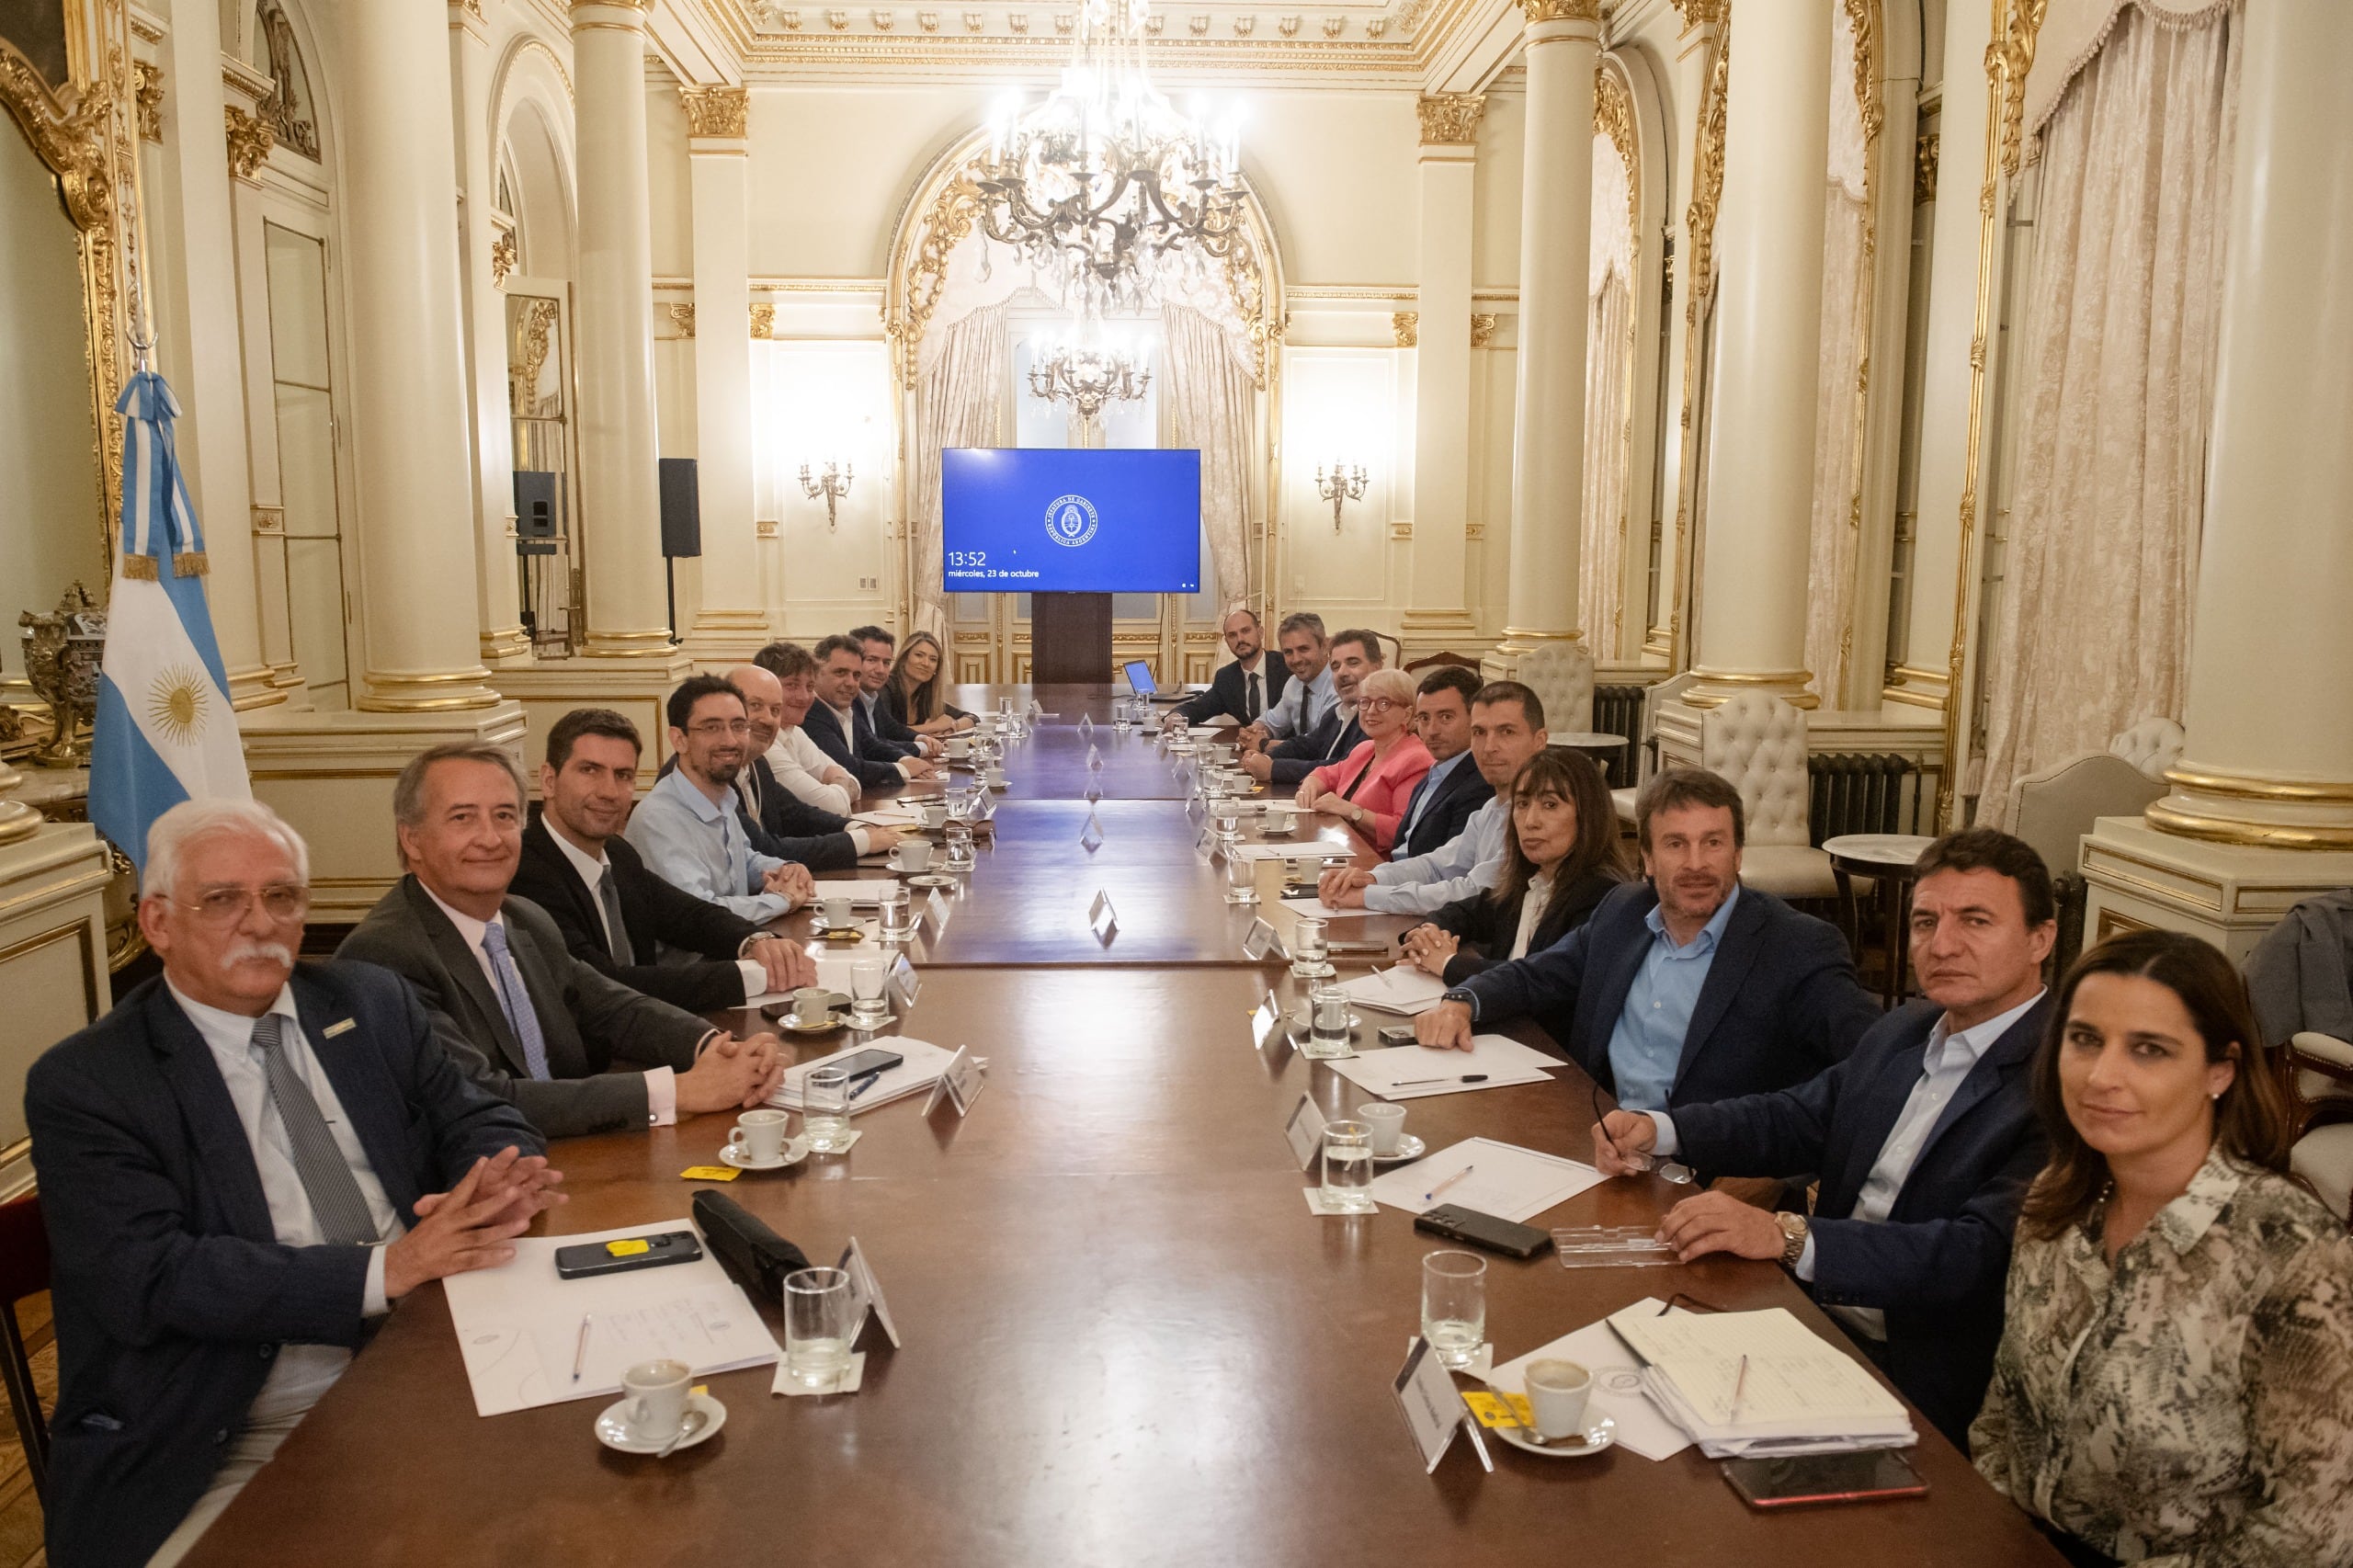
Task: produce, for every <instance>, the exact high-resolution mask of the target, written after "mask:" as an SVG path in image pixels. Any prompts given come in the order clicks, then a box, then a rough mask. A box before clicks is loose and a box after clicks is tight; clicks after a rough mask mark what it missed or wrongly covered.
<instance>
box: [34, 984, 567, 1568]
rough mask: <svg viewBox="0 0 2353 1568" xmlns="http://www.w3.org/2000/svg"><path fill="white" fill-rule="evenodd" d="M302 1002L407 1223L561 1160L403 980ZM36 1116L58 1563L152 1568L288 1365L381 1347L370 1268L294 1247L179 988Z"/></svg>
mask: <svg viewBox="0 0 2353 1568" xmlns="http://www.w3.org/2000/svg"><path fill="white" fill-rule="evenodd" d="M292 983H293V987H294V1006H295V1011H296V1012H297V1013H298V1014H299V1015H300V1016H301V1020H302V1030H303V1032H304V1033H305V1034H306V1035H308V1036H309V1037H310V1043H311V1048H312V1050H313V1051H314V1052H316V1054H317V1056H318V1060H319V1065H320V1066H321V1067H322V1068H323V1069H324V1071H325V1073H326V1075H327V1078H328V1080H329V1081H330V1082H331V1083H333V1084H334V1085H335V1096H336V1098H338V1099H340V1100H341V1101H342V1102H343V1108H344V1111H345V1113H346V1114H347V1115H348V1116H349V1117H350V1118H351V1120H352V1126H353V1130H354V1131H356V1132H358V1135H359V1142H360V1143H361V1145H362V1146H363V1147H365V1148H366V1150H367V1151H368V1163H369V1165H370V1166H372V1167H373V1168H374V1170H375V1174H376V1177H377V1179H378V1180H379V1181H381V1183H383V1187H384V1194H385V1196H386V1197H388V1198H389V1199H392V1207H393V1208H394V1209H396V1210H399V1212H400V1215H401V1218H402V1220H403V1221H404V1222H405V1223H407V1224H411V1225H414V1224H415V1223H416V1207H415V1206H416V1200H417V1199H419V1198H421V1197H423V1196H424V1195H425V1194H426V1193H428V1192H440V1191H446V1190H447V1189H448V1188H449V1187H450V1186H451V1185H452V1184H453V1183H455V1182H456V1181H457V1180H458V1179H459V1178H460V1177H461V1176H464V1175H465V1173H466V1169H467V1167H468V1166H470V1165H472V1163H473V1162H474V1160H475V1159H476V1158H477V1157H481V1156H485V1155H490V1154H495V1153H498V1152H499V1151H500V1150H502V1149H505V1148H507V1147H509V1146H512V1147H515V1148H517V1149H519V1150H521V1151H522V1152H523V1153H527V1154H537V1153H544V1152H545V1150H546V1144H545V1142H543V1141H542V1140H541V1139H540V1135H539V1134H538V1133H537V1132H535V1131H532V1130H531V1128H530V1126H529V1124H528V1123H527V1122H526V1121H525V1120H524V1119H523V1118H522V1117H521V1116H520V1115H519V1114H518V1113H517V1111H516V1109H515V1108H514V1107H512V1106H510V1105H506V1104H505V1103H504V1102H502V1101H501V1100H499V1099H498V1098H497V1097H496V1096H493V1095H491V1094H488V1093H486V1092H485V1091H484V1090H483V1088H482V1087H480V1086H479V1085H476V1084H474V1083H473V1082H472V1081H471V1080H470V1079H468V1078H467V1076H466V1075H465V1074H463V1073H461V1072H460V1071H459V1069H458V1066H457V1063H455V1062H452V1061H451V1060H450V1057H449V1054H448V1053H447V1052H446V1051H444V1050H443V1044H442V1041H441V1040H438V1039H437V1038H436V1036H435V1032H434V1029H433V1026H432V1024H431V1022H430V1020H429V1019H428V1017H427V1016H426V1010H425V1008H424V1007H423V1006H421V1005H419V1003H418V1001H417V999H416V997H415V994H413V993H411V992H410V990H409V989H408V987H406V986H405V985H403V984H402V983H400V981H399V980H398V979H396V978H394V977H393V976H392V975H390V974H387V973H385V972H384V971H382V970H380V969H376V968H373V967H371V966H369V965H367V964H357V963H312V964H304V965H302V966H301V968H299V969H297V970H296V971H294V978H293V982H292ZM331 1028H340V1031H341V1032H339V1033H335V1034H330V1033H329V1032H328V1031H329V1030H330V1029H331ZM25 1117H26V1119H27V1121H28V1122H29V1123H30V1125H31V1129H32V1138H33V1166H34V1169H35V1171H36V1173H37V1174H38V1176H39V1179H40V1207H41V1214H42V1218H43V1219H44V1220H45V1221H47V1225H48V1230H49V1245H50V1255H51V1266H50V1270H51V1272H50V1278H51V1285H50V1290H51V1304H52V1306H53V1308H54V1310H55V1312H56V1316H57V1354H58V1398H57V1415H56V1416H55V1418H54V1419H53V1420H52V1421H51V1426H50V1432H51V1442H52V1444H53V1447H52V1449H51V1455H50V1461H49V1462H50V1471H49V1499H48V1513H49V1525H48V1529H49V1560H50V1561H51V1562H54V1563H56V1564H58V1568H85V1565H111V1564H117V1563H129V1564H137V1563H140V1562H145V1561H146V1560H147V1558H148V1556H149V1555H150V1554H151V1553H152V1552H153V1551H154V1550H155V1548H157V1547H158V1546H160V1545H162V1544H163V1542H164V1538H165V1537H166V1536H168V1535H170V1534H171V1533H172V1531H173V1529H175V1528H176V1527H177V1526H178V1524H179V1522H180V1520H181V1519H182V1518H184V1517H187V1514H188V1509H189V1508H190V1507H192V1506H194V1505H195V1503H196V1500H197V1498H198V1497H199V1496H201V1495H202V1494H203V1493H204V1490H205V1488H206V1487H207V1486H209V1485H210V1483H211V1481H212V1478H213V1475H214V1473H215V1472H216V1471H218V1470H219V1469H220V1466H221V1455H222V1447H223V1445H225V1444H226V1443H227V1442H228V1440H229V1438H230V1437H232V1435H233V1434H234V1433H235V1432H236V1431H237V1430H238V1429H239V1428H240V1427H241V1426H243V1425H244V1419H245V1412H246V1410H247V1409H248V1408H249V1407H250V1406H251V1405H252V1403H253V1401H254V1396H255V1395H256V1393H258V1392H260V1391H261V1386H262V1382H263V1381H264V1380H265V1379H267V1377H268V1376H269V1371H270V1368H271V1367H272V1366H273V1365H274V1364H275V1358H276V1356H277V1353H278V1346H280V1345H285V1344H295V1345H344V1346H358V1344H359V1343H360V1341H361V1340H362V1339H363V1338H364V1337H366V1328H365V1324H364V1320H363V1319H362V1317H361V1315H360V1308H361V1305H362V1298H363V1295H364V1293H365V1290H366V1287H367V1278H368V1250H369V1249H367V1248H366V1247H358V1246H302V1247H290V1246H283V1245H280V1244H278V1233H277V1229H276V1227H275V1226H274V1225H273V1224H272V1223H271V1221H270V1217H269V1204H268V1200H267V1199H265V1198H264V1197H263V1195H262V1187H261V1175H260V1172H259V1171H258V1169H257V1168H256V1165H255V1164H254V1155H253V1148H252V1145H251V1144H249V1143H248V1142H246V1141H245V1132H244V1124H243V1123H242V1122H240V1121H239V1120H238V1119H237V1109H236V1106H235V1104H234V1103H233V1101H232V1100H231V1099H230V1097H229V1089H228V1085H226V1084H225V1083H223V1082H222V1077H221V1069H220V1067H219V1066H218V1065H217V1064H216V1063H215V1062H214V1061H213V1057H212V1051H211V1050H210V1048H209V1047H208V1046H207V1045H206V1044H205V1042H204V1038H203V1036H201V1035H200V1034H199V1033H198V1032H197V1028H196V1026H195V1024H193V1023H191V1022H190V1021H189V1020H188V1015H187V1014H186V1013H184V1012H182V1011H181V1010H180V1006H179V1004H178V1003H176V1001H174V1000H173V999H172V994H171V992H170V991H169V990H167V989H166V988H165V984H164V983H163V981H162V980H161V979H154V980H149V981H147V982H146V983H143V984H142V985H139V986H137V987H135V988H133V989H132V990H131V993H130V994H128V995H126V996H124V997H123V998H122V999H121V1000H120V1001H119V1002H118V1003H116V1004H115V1007H114V1010H113V1011H112V1012H110V1013H108V1015H107V1016H106V1017H103V1018H100V1019H99V1020H98V1021H97V1023H95V1024H92V1025H91V1026H90V1027H89V1028H85V1029H84V1030H82V1031H81V1032H80V1033H78V1034H75V1035H74V1036H72V1037H71V1038H70V1039H68V1040H65V1041H64V1042H63V1043H62V1044H60V1045H58V1046H56V1047H54V1048H52V1049H51V1051H49V1052H48V1053H47V1054H45V1055H44V1056H42V1057H41V1058H40V1061H38V1062H35V1063H34V1064H33V1068H32V1072H31V1074H29V1075H28V1077H27V1078H26V1081H25Z"/></svg>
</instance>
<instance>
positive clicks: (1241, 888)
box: [1225, 844, 1258, 904]
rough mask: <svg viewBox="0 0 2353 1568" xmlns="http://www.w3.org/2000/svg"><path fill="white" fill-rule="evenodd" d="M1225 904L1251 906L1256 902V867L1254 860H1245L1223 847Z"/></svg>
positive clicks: (1228, 847)
mask: <svg viewBox="0 0 2353 1568" xmlns="http://www.w3.org/2000/svg"><path fill="white" fill-rule="evenodd" d="M1225 902H1226V903H1232V904H1253V903H1257V902H1258V866H1257V862H1256V861H1255V860H1245V859H1244V858H1242V857H1241V856H1239V855H1237V854H1235V853H1234V852H1233V845H1231V844H1229V845H1227V846H1225Z"/></svg>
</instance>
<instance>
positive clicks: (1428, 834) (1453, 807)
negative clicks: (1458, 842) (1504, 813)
mask: <svg viewBox="0 0 2353 1568" xmlns="http://www.w3.org/2000/svg"><path fill="white" fill-rule="evenodd" d="M1494 799H1495V786H1494V785H1493V784H1490V783H1488V782H1487V779H1486V776H1485V775H1484V774H1483V773H1481V772H1480V771H1479V765H1478V764H1477V763H1476V762H1474V761H1472V757H1471V755H1470V754H1469V753H1468V752H1465V753H1463V754H1462V760H1461V762H1458V763H1456V764H1455V765H1454V768H1453V770H1452V771H1451V772H1449V774H1447V776H1446V777H1445V778H1441V779H1439V780H1438V784H1437V786H1436V798H1435V799H1432V800H1427V801H1424V802H1423V803H1422V814H1421V816H1420V818H1419V819H1418V820H1416V821H1415V824H1414V831H1413V832H1412V833H1410V834H1408V835H1406V836H1405V842H1404V845H1402V846H1400V847H1399V848H1398V850H1397V852H1396V855H1395V856H1394V858H1398V859H1404V858H1407V857H1410V856H1415V855H1427V854H1428V853H1429V852H1430V851H1431V850H1433V849H1438V848H1440V847H1442V846H1445V845H1447V844H1449V843H1451V842H1452V841H1453V840H1454V838H1455V836H1456V835H1458V834H1460V833H1461V831H1462V830H1463V828H1464V827H1466V826H1468V825H1469V824H1470V822H1471V814H1472V812H1476V811H1477V810H1478V809H1479V808H1480V807H1481V806H1483V805H1485V804H1486V803H1487V802H1488V801H1492V800H1494ZM1405 809H1406V810H1407V811H1409V812H1410V811H1412V810H1413V809H1414V803H1413V801H1412V800H1411V799H1410V798H1409V799H1408V800H1407V801H1406V802H1405ZM1400 821H1401V824H1402V821H1403V819H1402V818H1401V819H1400ZM1514 929H1515V930H1516V929H1517V927H1515V928H1514ZM1504 945H1505V946H1506V947H1509V946H1510V945H1511V944H1510V942H1509V941H1508V940H1506V942H1505V944H1504Z"/></svg>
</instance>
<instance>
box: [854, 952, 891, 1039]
mask: <svg viewBox="0 0 2353 1568" xmlns="http://www.w3.org/2000/svg"><path fill="white" fill-rule="evenodd" d="M890 972H891V970H890V966H889V965H887V964H885V963H884V962H883V961H882V960H881V959H860V960H858V961H857V962H856V963H853V964H851V965H850V966H849V994H850V999H851V1002H852V1004H853V1006H851V1008H850V1017H852V1019H853V1020H855V1021H857V1022H859V1023H878V1022H880V1021H881V1019H882V1017H884V1008H883V1006H882V983H883V981H884V979H885V978H887V977H888V976H889V974H890Z"/></svg>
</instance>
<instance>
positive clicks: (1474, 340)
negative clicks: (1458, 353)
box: [1471, 311, 1501, 348]
mask: <svg viewBox="0 0 2353 1568" xmlns="http://www.w3.org/2000/svg"><path fill="white" fill-rule="evenodd" d="M1499 319H1501V318H1499V317H1498V316H1496V314H1495V312H1493V311H1473V312H1472V313H1471V347H1473V348H1485V347H1488V346H1490V345H1491V344H1493V343H1494V342H1495V323H1496V322H1497V321H1498V320H1499Z"/></svg>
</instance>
